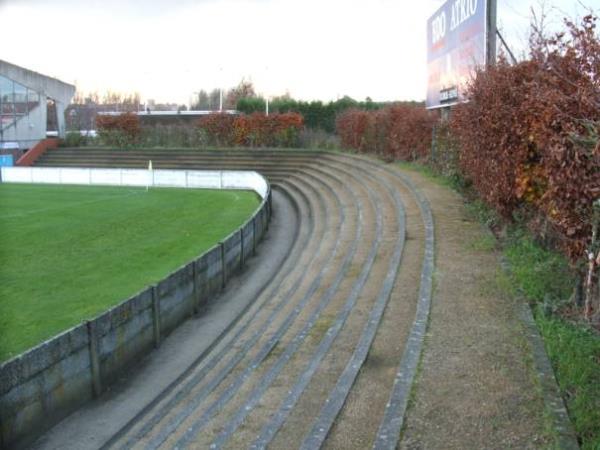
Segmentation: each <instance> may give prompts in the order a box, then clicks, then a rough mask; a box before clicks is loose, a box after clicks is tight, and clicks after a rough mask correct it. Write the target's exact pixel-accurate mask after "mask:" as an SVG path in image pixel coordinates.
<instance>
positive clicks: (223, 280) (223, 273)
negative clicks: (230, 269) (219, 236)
mask: <svg viewBox="0 0 600 450" xmlns="http://www.w3.org/2000/svg"><path fill="white" fill-rule="evenodd" d="M219 246H220V247H221V288H222V289H225V283H226V281H227V273H226V271H227V263H226V262H225V244H224V243H223V242H219Z"/></svg>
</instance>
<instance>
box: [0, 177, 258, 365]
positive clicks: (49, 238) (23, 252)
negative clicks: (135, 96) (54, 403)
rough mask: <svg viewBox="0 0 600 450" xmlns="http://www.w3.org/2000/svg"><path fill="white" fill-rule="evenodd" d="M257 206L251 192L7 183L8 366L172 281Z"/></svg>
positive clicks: (4, 331) (0, 255) (3, 332)
mask: <svg viewBox="0 0 600 450" xmlns="http://www.w3.org/2000/svg"><path fill="white" fill-rule="evenodd" d="M259 201H260V200H259V197H258V196H257V195H256V194H255V193H254V192H246V191H222V190H200V189H171V188H164V189H160V188H153V189H151V190H150V191H148V192H147V191H146V189H145V188H141V189H140V188H123V187H98V186H94V187H88V186H85V187H83V186H53V185H18V184H0V361H4V360H6V359H9V358H11V357H13V356H15V355H17V354H19V353H21V352H22V351H24V350H27V349H28V348H30V347H32V346H34V345H36V344H38V343H40V342H41V341H43V340H44V339H48V338H49V337H51V336H53V335H55V334H57V333H59V332H61V331H63V330H65V329H67V328H69V327H72V326H74V325H76V324H78V323H80V322H81V321H82V320H84V319H86V318H91V317H93V316H95V315H97V314H99V313H101V312H103V311H105V310H106V309H108V308H109V307H110V306H113V305H116V304H117V303H119V302H120V301H122V300H124V299H125V298H127V297H129V296H131V295H133V294H135V293H136V292H138V291H140V290H141V289H143V288H144V287H145V286H148V285H150V284H152V283H155V282H157V281H159V280H160V279H162V278H164V277H165V276H166V275H167V274H168V273H169V272H171V271H173V270H175V269H176V268H178V267H179V266H181V265H182V264H184V263H185V262H187V261H189V260H191V259H193V258H194V257H196V256H198V255H199V254H200V253H201V252H203V251H204V250H207V249H208V248H210V247H211V246H212V245H214V244H215V243H216V242H218V241H219V240H220V239H222V238H224V237H225V236H227V235H228V234H229V233H230V232H231V231H233V230H234V229H235V228H237V227H239V226H240V225H241V224H242V223H243V222H244V221H245V220H246V219H247V218H249V217H250V216H251V214H252V213H253V212H254V211H255V210H256V208H257V207H258V205H259Z"/></svg>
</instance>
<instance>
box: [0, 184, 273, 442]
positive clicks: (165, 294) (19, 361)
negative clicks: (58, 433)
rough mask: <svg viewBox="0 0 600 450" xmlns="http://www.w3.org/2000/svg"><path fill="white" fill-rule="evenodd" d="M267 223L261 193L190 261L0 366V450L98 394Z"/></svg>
mask: <svg viewBox="0 0 600 450" xmlns="http://www.w3.org/2000/svg"><path fill="white" fill-rule="evenodd" d="M259 176H260V175H259ZM261 178H262V177H261ZM265 183H266V181H265ZM267 186H268V185H267ZM270 216H271V192H270V190H269V189H268V188H267V191H266V193H265V195H264V196H263V201H262V203H261V205H260V207H259V209H258V210H257V211H256V213H255V214H254V215H253V216H252V217H251V218H250V219H249V220H248V221H247V222H246V223H245V224H244V225H243V226H242V227H240V228H239V229H238V230H236V231H234V232H233V233H231V234H230V235H229V236H228V237H227V238H225V239H224V240H223V241H222V242H220V243H218V244H217V245H216V246H214V247H213V248H211V249H210V250H208V251H206V252H205V253H204V254H202V255H201V256H199V257H198V258H196V259H195V260H193V261H191V262H189V263H187V264H185V265H184V266H182V267H181V268H179V269H178V270H176V271H174V272H173V273H171V274H170V275H168V276H167V277H166V278H164V279H163V280H162V281H160V282H159V283H157V284H156V285H155V286H150V287H148V288H147V289H144V290H143V291H142V292H140V293H138V294H136V295H134V296H133V297H131V298H129V299H127V300H125V301H123V302H122V303H121V304H119V305H117V306H115V307H113V308H111V309H110V310H108V311H106V312H105V313H103V314H102V315H100V316H98V317H96V318H94V319H92V320H90V321H88V322H85V323H82V324H81V325H78V326H76V327H74V328H72V329H70V330H67V331H65V332H64V333H62V334H60V335H58V336H56V337H54V338H52V339H50V340H48V341H46V342H44V343H42V344H40V345H38V346H37V347H34V348H32V349H31V350H29V351H27V352H26V353H23V354H21V355H19V356H17V357H16V358H14V359H12V360H9V361H7V362H5V363H4V364H2V365H0V431H1V433H0V439H1V440H0V447H1V448H19V447H23V446H25V445H27V444H29V443H31V442H32V441H33V440H34V439H35V438H36V437H37V436H39V435H40V434H41V433H42V432H43V431H45V430H47V429H48V428H50V427H51V426H52V425H54V424H56V423H57V422H59V421H60V420H61V419H63V418H64V417H65V416H67V415H68V414H70V413H71V412H73V411H74V410H76V409H77V408H79V407H80V406H81V405H83V404H84V403H86V402H88V401H89V400H90V399H92V398H94V397H95V396H98V395H100V394H101V393H102V392H103V390H104V389H106V387H107V386H108V385H110V384H111V383H113V382H114V381H115V379H116V378H117V377H118V376H119V374H120V373H121V372H122V371H123V370H124V369H125V368H127V367H128V366H131V365H132V364H134V363H135V362H136V361H139V359H140V358H141V357H142V356H143V355H145V354H147V353H148V352H150V351H151V350H152V349H153V348H154V347H156V346H158V345H159V344H160V341H161V339H162V338H163V337H164V336H165V335H166V334H168V333H169V332H170V331H171V330H173V329H174V328H175V327H177V326H178V325H179V324H180V323H181V322H183V321H184V320H186V319H187V318H188V317H190V316H191V315H192V314H194V313H195V312H199V311H201V310H202V307H203V305H204V304H205V303H206V302H207V301H209V300H210V299H211V298H213V297H215V296H216V295H217V294H218V293H219V292H220V291H221V289H223V287H224V286H225V283H226V282H227V280H228V279H229V278H230V277H231V276H232V275H233V274H234V273H235V272H237V271H239V270H240V269H241V268H242V266H243V262H244V261H245V259H246V258H247V257H248V256H249V255H251V254H253V252H254V249H255V247H256V244H257V243H258V242H260V240H261V239H262V237H263V236H264V234H265V233H266V231H267V228H268V222H269V219H270ZM242 236H243V237H242Z"/></svg>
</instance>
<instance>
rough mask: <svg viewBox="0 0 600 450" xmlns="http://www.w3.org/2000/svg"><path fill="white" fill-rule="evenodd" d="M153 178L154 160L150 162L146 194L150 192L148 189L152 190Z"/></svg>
mask: <svg viewBox="0 0 600 450" xmlns="http://www.w3.org/2000/svg"><path fill="white" fill-rule="evenodd" d="M153 178H154V177H153V176H152V160H150V161H148V180H147V182H146V192H148V189H149V188H150V183H151V182H152V181H153Z"/></svg>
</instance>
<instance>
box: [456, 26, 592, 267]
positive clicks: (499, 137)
mask: <svg viewBox="0 0 600 450" xmlns="http://www.w3.org/2000/svg"><path fill="white" fill-rule="evenodd" d="M596 22H597V19H596V18H595V17H593V16H591V15H590V16H587V17H585V18H584V19H583V21H582V23H581V24H580V25H576V24H574V23H572V22H566V25H567V29H568V33H559V34H556V35H554V36H552V37H550V38H544V37H542V36H541V35H540V34H537V35H534V37H533V38H532V39H531V42H530V43H531V58H530V59H529V60H528V61H524V62H521V63H518V64H516V65H509V64H508V63H507V62H506V61H504V60H500V61H499V63H498V64H497V65H495V66H492V67H488V68H486V69H485V70H481V71H479V72H477V74H476V77H475V78H474V80H473V82H472V84H471V86H470V88H469V94H468V99H469V101H468V103H465V104H462V105H460V106H458V107H457V108H456V109H455V111H454V112H453V116H452V119H451V128H452V131H453V133H454V135H455V136H456V138H457V139H458V142H459V145H460V167H461V169H462V171H463V174H464V176H465V177H466V178H467V179H468V180H469V181H471V182H472V184H473V186H474V188H475V189H476V190H477V192H478V193H479V195H480V196H481V197H482V198H483V199H484V200H485V201H486V202H487V203H488V204H489V205H491V206H492V207H494V208H495V209H496V210H497V211H498V212H499V213H500V214H502V215H503V216H505V217H507V218H510V217H512V216H513V215H514V214H515V213H516V212H517V211H519V210H523V209H528V210H530V211H534V214H536V215H537V218H536V220H537V221H538V222H543V223H544V224H545V226H544V228H547V225H549V226H550V227H551V229H552V230H554V233H555V234H556V235H557V237H558V240H559V242H558V244H559V246H560V247H561V248H562V249H563V250H564V251H565V252H566V254H567V255H568V256H569V257H570V258H571V259H572V261H576V260H577V259H579V258H581V256H582V255H583V253H584V249H585V248H586V246H587V245H588V243H589V239H590V235H591V217H592V203H593V201H594V200H595V199H597V198H599V197H600V145H599V143H598V141H597V140H596V141H594V140H593V139H592V140H590V139H589V137H590V134H594V133H596V134H597V132H598V127H599V126H600V42H599V40H598V37H597V36H596V34H595V27H596ZM590 142H591V143H590Z"/></svg>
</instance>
